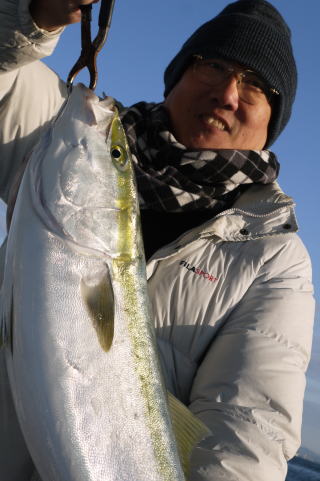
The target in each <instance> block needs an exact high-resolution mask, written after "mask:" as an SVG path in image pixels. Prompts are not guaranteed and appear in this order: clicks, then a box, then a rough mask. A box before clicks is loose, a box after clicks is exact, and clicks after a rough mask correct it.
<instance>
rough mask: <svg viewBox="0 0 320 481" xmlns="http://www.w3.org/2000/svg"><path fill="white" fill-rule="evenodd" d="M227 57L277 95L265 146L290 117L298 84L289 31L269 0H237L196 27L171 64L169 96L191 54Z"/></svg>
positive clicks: (167, 76) (167, 81)
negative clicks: (246, 68)
mask: <svg viewBox="0 0 320 481" xmlns="http://www.w3.org/2000/svg"><path fill="white" fill-rule="evenodd" d="M195 54H198V55H202V56H203V57H204V58H210V57H211V58H212V57H223V58H225V59H228V60H232V61H235V62H238V63H240V64H242V65H244V66H246V67H248V68H250V69H252V70H254V71H255V72H257V73H258V74H259V75H260V76H261V77H262V78H263V79H264V81H265V82H267V84H268V85H269V86H270V87H272V88H275V89H276V90H277V91H278V92H279V95H277V96H276V98H275V99H274V103H273V104H272V116H271V120H270V123H269V128H268V139H267V144H266V147H268V146H270V145H271V144H272V143H273V142H274V141H275V140H276V138H277V137H278V136H279V134H280V133H281V132H282V130H283V129H284V127H285V126H286V124H287V123H288V121H289V118H290V115H291V109H292V104H293V101H294V98H295V93H296V87H297V69H296V63H295V60H294V56H293V51H292V45H291V32H290V29H289V27H288V25H287V24H286V22H285V21H284V19H283V18H282V16H281V15H280V13H279V12H278V11H277V10H276V9H275V7H274V6H273V5H271V3H269V2H267V1H266V0H238V1H236V2H234V3H231V4H229V5H228V6H227V7H226V8H224V9H223V10H222V12H221V13H220V14H219V15H217V16H216V17H215V18H213V19H212V20H210V21H209V22H207V23H205V24H203V25H202V26H201V27H200V28H198V29H197V30H196V31H195V32H194V33H193V35H191V37H190V38H189V39H188V40H187V41H186V42H185V43H184V45H183V46H182V48H181V50H180V51H179V52H178V54H177V55H176V56H175V57H174V58H173V60H172V61H171V62H170V64H169V65H168V67H167V69H166V71H165V74H164V82H165V92H164V95H165V97H166V96H167V95H168V94H169V92H170V91H171V90H172V88H173V87H174V86H175V85H176V83H177V82H178V81H179V79H180V78H181V76H182V74H183V73H184V71H185V70H186V68H187V67H188V65H189V64H190V61H191V58H192V56H193V55H195Z"/></svg>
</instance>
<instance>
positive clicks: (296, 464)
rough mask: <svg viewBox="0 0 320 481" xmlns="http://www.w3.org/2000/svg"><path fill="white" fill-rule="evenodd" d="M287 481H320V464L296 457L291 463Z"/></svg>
mask: <svg viewBox="0 0 320 481" xmlns="http://www.w3.org/2000/svg"><path fill="white" fill-rule="evenodd" d="M286 481H320V464H318V463H314V462H312V461H308V460H306V459H303V458H299V457H295V458H294V459H293V460H292V461H290V462H289V468H288V475H287V477H286Z"/></svg>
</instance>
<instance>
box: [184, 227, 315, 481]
mask: <svg viewBox="0 0 320 481" xmlns="http://www.w3.org/2000/svg"><path fill="white" fill-rule="evenodd" d="M313 316H314V300H313V296H312V285H311V268H310V261H309V257H308V254H307V253H306V250H305V248H304V247H303V245H302V243H301V241H300V240H299V238H298V237H297V236H294V242H290V243H289V244H287V245H286V247H285V248H282V249H280V251H279V252H278V253H277V255H275V256H273V257H272V258H271V259H269V260H268V261H267V262H265V263H264V265H263V267H262V268H261V269H260V271H259V274H258V276H257V277H256V279H255V280H254V282H253V283H252V285H251V286H250V288H249V289H248V291H247V292H246V294H245V296H244V297H243V298H242V300H241V302H240V303H238V305H237V306H236V307H235V308H234V309H233V311H232V312H231V314H230V315H229V316H228V318H227V320H226V322H225V323H224V324H223V326H222V327H221V329H220V332H219V334H218V335H217V337H216V338H215V340H214V341H213V343H212V344H211V346H210V348H209V349H208V351H207V353H206V355H205V357H204V359H203V362H202V363H201V365H200V367H199V369H198V371H197V374H196V376H195V379H194V383H193V387H192V390H191V394H190V409H191V411H193V413H195V414H196V415H197V416H198V417H199V418H200V419H201V420H202V421H204V422H205V423H206V424H207V425H208V426H209V427H210V429H211V431H212V433H213V434H212V436H210V437H209V438H207V439H206V440H204V441H202V442H201V443H200V444H199V445H198V446H197V447H196V448H195V449H194V451H193V456H192V476H191V479H192V481H200V480H201V481H204V480H205V481H271V480H272V481H284V480H285V477H286V472H287V461H288V460H289V459H290V458H292V457H293V456H294V455H295V453H296V451H297V449H298V447H299V444H300V431H301V418H302V405H303V396H304V390H305V371H306V368H307V365H308V361H309V356H310V351H311V338H312V325H313Z"/></svg>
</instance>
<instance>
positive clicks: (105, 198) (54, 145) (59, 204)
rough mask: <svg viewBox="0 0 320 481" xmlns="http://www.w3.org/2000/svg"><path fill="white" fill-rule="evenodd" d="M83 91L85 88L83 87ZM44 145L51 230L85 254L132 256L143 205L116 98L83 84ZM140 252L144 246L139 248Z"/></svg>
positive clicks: (45, 203) (43, 184)
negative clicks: (97, 93) (103, 96)
mask: <svg viewBox="0 0 320 481" xmlns="http://www.w3.org/2000/svg"><path fill="white" fill-rule="evenodd" d="M80 87H81V88H80ZM49 134H50V138H49V140H48V141H47V145H42V147H41V146H40V147H38V150H39V148H40V151H41V150H45V153H43V152H41V155H39V157H40V158H43V161H42V165H41V167H40V176H39V175H38V177H39V178H40V183H39V182H38V184H37V182H34V184H35V185H40V189H39V192H38V203H40V204H41V205H42V213H43V214H44V217H45V218H46V222H47V225H48V226H49V227H50V229H51V230H53V231H55V233H58V234H59V235H60V236H62V237H64V238H65V239H67V240H68V241H70V242H71V243H72V244H73V245H74V246H77V247H78V248H81V249H85V250H92V251H99V252H100V253H101V252H103V253H104V254H106V255H107V256H110V257H112V258H119V257H120V258H130V257H131V256H135V255H136V252H137V248H136V247H137V242H138V244H139V246H141V240H140V238H139V239H138V238H137V237H136V235H133V234H132V231H133V230H136V229H137V223H138V222H139V207H138V198H137V191H136V186H135V178H134V171H133V166H132V160H131V153H130V149H129V145H128V141H127V138H126V135H125V132H124V129H123V127H122V124H121V121H120V118H119V113H118V111H117V108H116V107H115V106H114V102H110V98H107V99H105V100H102V101H101V100H99V99H98V97H96V96H95V95H94V94H93V93H92V92H91V91H88V89H85V88H84V87H83V86H77V88H74V89H73V91H72V93H71V98H70V99H69V100H68V104H67V106H66V108H65V110H64V111H63V112H62V113H61V114H60V116H58V118H57V120H56V121H55V123H54V124H53V126H52V128H51V132H50V133H49ZM139 248H140V247H139Z"/></svg>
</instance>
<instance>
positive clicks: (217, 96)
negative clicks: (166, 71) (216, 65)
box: [164, 66, 271, 150]
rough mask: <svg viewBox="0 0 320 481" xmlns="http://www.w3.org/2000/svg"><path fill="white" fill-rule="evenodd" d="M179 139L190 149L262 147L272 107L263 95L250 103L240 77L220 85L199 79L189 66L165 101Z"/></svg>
mask: <svg viewBox="0 0 320 481" xmlns="http://www.w3.org/2000/svg"><path fill="white" fill-rule="evenodd" d="M164 105H165V107H166V108H167V110H168V112H169V116H170V120H171V125H172V131H173V134H174V135H175V137H176V139H177V140H178V142H180V143H182V144H183V145H184V146H185V147H187V148H189V149H195V150H199V149H242V150H261V149H263V147H264V145H265V143H266V140H267V134H268V124H269V120H270V117H271V106H270V104H269V102H268V100H267V98H266V96H264V95H263V96H262V98H260V99H259V102H258V103H255V104H250V103H247V102H245V101H243V100H242V99H241V98H240V97H239V93H238V89H237V79H236V77H235V76H232V75H231V76H230V77H229V78H228V79H226V81H224V82H223V83H221V84H219V86H212V85H208V84H207V83H205V82H203V81H201V80H199V78H198V76H197V75H196V74H195V72H194V69H193V67H192V66H191V67H189V68H188V69H187V70H186V71H185V73H184V74H183V76H182V77H181V79H180V81H179V82H178V83H177V84H176V85H175V86H174V88H173V89H172V90H171V91H170V93H169V95H168V96H167V98H166V99H165V102H164Z"/></svg>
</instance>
